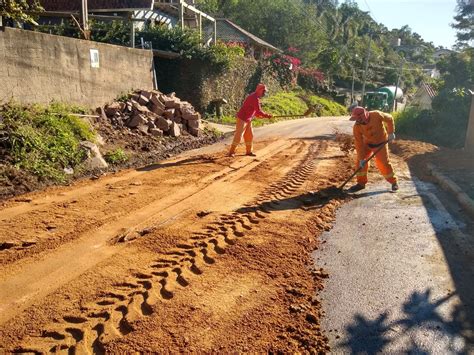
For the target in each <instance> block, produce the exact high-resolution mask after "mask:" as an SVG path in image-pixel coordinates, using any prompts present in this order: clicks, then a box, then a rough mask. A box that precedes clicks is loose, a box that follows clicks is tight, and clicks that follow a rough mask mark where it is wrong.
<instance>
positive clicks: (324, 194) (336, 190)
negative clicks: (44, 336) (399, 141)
mask: <svg viewBox="0 0 474 355" xmlns="http://www.w3.org/2000/svg"><path fill="white" fill-rule="evenodd" d="M387 143H388V141H386V142H384V143H382V145H381V146H380V147H378V148H377V150H376V151H375V152H373V153H372V155H371V156H370V157H369V158H368V159H367V160H366V161H365V163H366V164H367V163H368V162H369V161H371V160H372V159H373V158H374V157H375V156H376V155H377V153H378V152H380V151H381V150H382V148H383V147H385V145H386V144H387ZM361 169H362V167H359V168H358V169H357V170H356V171H355V172H354V173H353V174H352V175H351V176H350V177H349V178H348V179H347V180H346V181H344V182H343V183H342V185H341V186H330V187H327V188H325V189H322V190H319V191H317V192H313V193H311V194H312V195H313V198H314V197H316V198H317V199H318V200H320V201H327V200H330V199H333V198H343V197H344V196H345V192H344V191H343V190H342V189H343V188H344V186H346V185H347V183H348V182H349V181H351V180H352V178H353V177H354V176H356V175H357V173H358V172H359V171H360V170H361ZM311 203H314V200H311Z"/></svg>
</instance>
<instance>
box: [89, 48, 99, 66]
mask: <svg viewBox="0 0 474 355" xmlns="http://www.w3.org/2000/svg"><path fill="white" fill-rule="evenodd" d="M90 53H91V68H100V60H99V50H98V49H91V50H90Z"/></svg>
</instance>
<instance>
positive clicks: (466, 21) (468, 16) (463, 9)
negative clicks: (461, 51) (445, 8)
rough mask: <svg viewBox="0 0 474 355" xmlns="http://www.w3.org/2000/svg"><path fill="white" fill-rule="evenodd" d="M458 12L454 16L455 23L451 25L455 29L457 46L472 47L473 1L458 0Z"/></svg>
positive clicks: (473, 34) (473, 32) (473, 36)
mask: <svg viewBox="0 0 474 355" xmlns="http://www.w3.org/2000/svg"><path fill="white" fill-rule="evenodd" d="M457 10H458V14H457V15H456V16H455V17H454V20H455V21H456V23H454V24H453V25H452V26H453V27H454V28H455V29H456V30H457V38H458V42H457V44H458V46H459V47H461V48H462V47H468V46H469V45H470V46H471V47H472V41H473V40H474V25H473V24H474V2H473V1H472V0H458V6H457Z"/></svg>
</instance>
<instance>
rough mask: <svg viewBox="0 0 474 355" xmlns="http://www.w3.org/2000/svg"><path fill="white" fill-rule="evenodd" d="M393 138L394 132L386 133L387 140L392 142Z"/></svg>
mask: <svg viewBox="0 0 474 355" xmlns="http://www.w3.org/2000/svg"><path fill="white" fill-rule="evenodd" d="M394 140H395V133H390V134H389V135H388V141H389V142H392V141H394Z"/></svg>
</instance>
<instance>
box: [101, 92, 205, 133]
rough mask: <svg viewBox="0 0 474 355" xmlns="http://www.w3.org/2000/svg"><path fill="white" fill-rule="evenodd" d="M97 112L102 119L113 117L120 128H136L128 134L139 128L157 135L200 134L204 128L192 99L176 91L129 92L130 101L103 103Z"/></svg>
mask: <svg viewBox="0 0 474 355" xmlns="http://www.w3.org/2000/svg"><path fill="white" fill-rule="evenodd" d="M97 113H98V114H99V116H100V117H101V119H102V120H104V119H108V120H110V122H111V123H112V125H113V126H114V127H115V128H117V129H118V128H120V129H122V128H124V127H128V128H130V129H131V130H132V131H131V132H130V131H128V132H127V134H133V133H134V132H137V131H138V133H140V134H145V135H153V136H157V137H158V136H162V135H165V134H166V135H169V136H171V137H178V136H180V135H182V134H187V133H189V134H191V135H193V136H195V137H198V136H199V134H200V132H201V131H202V122H201V114H200V113H199V112H196V111H195V109H194V107H193V106H192V105H191V104H190V103H189V102H186V101H181V100H180V99H179V98H178V97H176V94H175V93H171V94H169V95H164V94H163V93H161V92H159V91H156V90H152V91H147V90H137V91H134V92H133V93H131V94H129V95H128V100H127V101H125V102H113V103H111V104H109V105H107V106H106V107H104V108H102V107H99V108H97ZM173 123H175V124H177V125H178V126H176V125H173ZM144 125H147V126H148V129H147V128H145V127H143V126H144ZM156 129H159V130H161V132H160V131H157V130H156Z"/></svg>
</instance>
